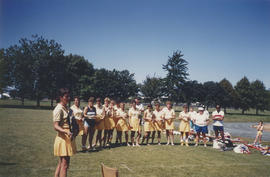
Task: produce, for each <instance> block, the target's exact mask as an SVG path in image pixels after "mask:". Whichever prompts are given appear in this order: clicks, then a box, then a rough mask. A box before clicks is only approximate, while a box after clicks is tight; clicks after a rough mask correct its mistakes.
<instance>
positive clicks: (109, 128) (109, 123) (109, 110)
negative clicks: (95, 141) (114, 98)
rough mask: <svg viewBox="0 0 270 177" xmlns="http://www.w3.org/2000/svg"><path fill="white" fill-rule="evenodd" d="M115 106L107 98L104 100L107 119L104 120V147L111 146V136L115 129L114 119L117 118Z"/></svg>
mask: <svg viewBox="0 0 270 177" xmlns="http://www.w3.org/2000/svg"><path fill="white" fill-rule="evenodd" d="M113 106H114V104H113V103H112V104H111V100H110V99H109V98H108V97H107V98H105V100H104V109H105V118H104V121H105V122H104V125H105V131H104V142H103V143H104V144H103V146H105V145H107V146H109V145H110V144H111V134H112V132H113V128H114V127H115V122H114V119H113V117H114V116H115V111H114V109H113Z"/></svg>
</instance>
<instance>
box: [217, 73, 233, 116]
mask: <svg viewBox="0 0 270 177" xmlns="http://www.w3.org/2000/svg"><path fill="white" fill-rule="evenodd" d="M219 85H220V86H221V88H222V89H223V95H222V98H221V99H222V100H221V104H222V106H223V108H224V112H225V113H226V108H228V107H233V106H234V103H235V98H236V93H235V90H234V88H233V86H232V84H231V83H230V81H228V80H227V79H225V78H224V79H222V80H221V81H220V82H219Z"/></svg>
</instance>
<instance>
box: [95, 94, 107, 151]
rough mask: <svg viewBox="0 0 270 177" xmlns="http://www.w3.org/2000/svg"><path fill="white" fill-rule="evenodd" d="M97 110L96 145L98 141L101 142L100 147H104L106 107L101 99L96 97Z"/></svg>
mask: <svg viewBox="0 0 270 177" xmlns="http://www.w3.org/2000/svg"><path fill="white" fill-rule="evenodd" d="M95 108H96V111H97V118H96V125H95V129H96V130H97V131H98V132H97V136H96V143H95V145H97V143H98V142H99V146H100V148H101V147H102V137H101V136H102V131H103V130H104V128H105V125H104V117H105V109H104V107H103V106H102V105H101V99H100V98H97V99H96V105H95Z"/></svg>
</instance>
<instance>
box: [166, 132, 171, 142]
mask: <svg viewBox="0 0 270 177" xmlns="http://www.w3.org/2000/svg"><path fill="white" fill-rule="evenodd" d="M166 137H167V145H169V144H170V132H169V130H166Z"/></svg>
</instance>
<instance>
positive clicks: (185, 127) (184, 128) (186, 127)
mask: <svg viewBox="0 0 270 177" xmlns="http://www.w3.org/2000/svg"><path fill="white" fill-rule="evenodd" d="M179 131H180V132H190V124H189V121H183V120H182V121H181V122H180V125H179Z"/></svg>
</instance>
